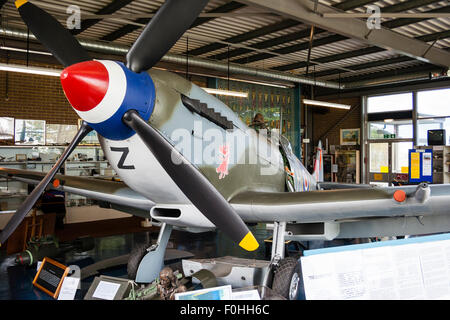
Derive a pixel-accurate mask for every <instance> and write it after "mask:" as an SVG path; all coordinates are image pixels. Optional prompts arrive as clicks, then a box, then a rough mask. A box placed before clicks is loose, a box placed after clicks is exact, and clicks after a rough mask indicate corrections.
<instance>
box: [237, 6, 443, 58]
mask: <svg viewBox="0 0 450 320" xmlns="http://www.w3.org/2000/svg"><path fill="white" fill-rule="evenodd" d="M241 2H243V3H245V4H247V5H250V6H254V7H257V8H262V9H264V10H272V11H273V12H275V13H278V14H280V15H283V16H285V17H288V18H290V19H297V20H298V21H302V22H303V23H306V24H311V25H315V26H318V27H320V28H323V29H325V30H328V31H330V32H333V33H337V34H339V35H341V36H345V37H349V38H352V39H356V40H359V41H361V42H364V43H367V44H370V45H375V46H378V47H381V48H384V49H386V50H391V51H393V52H396V53H399V54H402V55H406V56H409V57H411V58H414V59H417V60H420V61H423V62H427V63H431V64H435V65H439V66H443V67H448V66H449V64H450V63H449V61H450V53H449V52H446V51H444V50H441V49H438V48H434V47H430V45H429V44H427V43H425V42H423V41H420V40H417V39H413V38H410V37H407V36H404V35H401V34H399V33H396V32H394V31H391V30H389V29H386V28H384V27H382V28H381V29H371V30H369V29H368V28H367V25H366V22H365V21H362V20H359V19H326V18H323V15H322V14H323V13H339V12H340V11H339V10H336V9H334V8H332V7H329V6H325V5H323V4H320V3H319V4H318V6H317V13H314V3H313V2H310V1H302V2H298V1H296V0H279V1H276V2H274V1H271V0H241ZM342 20H343V21H342Z"/></svg>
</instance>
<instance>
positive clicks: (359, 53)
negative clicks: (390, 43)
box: [273, 30, 450, 77]
mask: <svg viewBox="0 0 450 320" xmlns="http://www.w3.org/2000/svg"><path fill="white" fill-rule="evenodd" d="M448 37H450V30H447V31H442V32H436V33H432V34H428V35H424V36H419V37H416V38H415V39H417V40H420V41H427V42H428V41H435V40H438V39H443V38H448ZM381 51H384V50H383V49H381V48H378V47H368V48H364V49H359V50H355V51H350V52H346V53H343V54H338V55H334V56H328V57H324V58H333V57H334V58H333V59H336V60H341V59H348V58H353V57H357V56H362V55H366V54H371V53H376V52H381ZM395 59H400V60H401V61H400V60H398V61H397V63H398V62H404V61H408V60H414V59H413V58H410V57H406V56H401V57H398V58H391V59H383V60H377V61H373V62H369V63H363V64H360V65H350V66H346V68H349V69H351V70H354V71H357V70H362V69H364V68H371V67H374V66H382V65H388V64H392V63H393V62H392V61H395ZM314 61H316V62H322V63H326V62H328V61H326V60H325V59H323V58H318V59H315V60H314ZM333 61H334V60H333ZM371 63H373V65H371ZM298 68H302V67H298ZM273 69H274V70H277V71H286V70H288V69H286V68H281V67H278V68H273ZM339 73H341V74H342V69H329V70H324V71H319V72H316V73H315V74H313V76H315V77H324V76H329V75H332V74H339Z"/></svg>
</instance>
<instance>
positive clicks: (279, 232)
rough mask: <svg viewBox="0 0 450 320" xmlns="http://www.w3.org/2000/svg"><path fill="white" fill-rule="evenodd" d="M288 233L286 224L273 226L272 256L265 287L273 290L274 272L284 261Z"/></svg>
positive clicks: (279, 223)
mask: <svg viewBox="0 0 450 320" xmlns="http://www.w3.org/2000/svg"><path fill="white" fill-rule="evenodd" d="M285 233H286V222H285V221H284V222H276V221H275V222H274V224H273V236H272V254H271V259H270V265H269V272H267V274H266V277H265V279H264V285H265V286H267V287H269V288H272V281H273V275H274V271H275V270H276V268H277V267H278V264H279V262H280V261H281V260H282V259H284V255H285V252H284V251H285V245H284V235H285Z"/></svg>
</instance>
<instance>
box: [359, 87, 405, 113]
mask: <svg viewBox="0 0 450 320" xmlns="http://www.w3.org/2000/svg"><path fill="white" fill-rule="evenodd" d="M412 108H413V95H412V92H407V93H400V94H390V95H387V96H376V97H369V98H367V112H368V113H375V112H394V111H403V110H412Z"/></svg>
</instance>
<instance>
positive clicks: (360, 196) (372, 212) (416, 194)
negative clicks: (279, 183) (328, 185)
mask: <svg viewBox="0 0 450 320" xmlns="http://www.w3.org/2000/svg"><path fill="white" fill-rule="evenodd" d="M230 203H231V204H232V206H233V207H234V208H235V210H236V211H237V212H238V213H239V214H240V215H241V217H242V218H243V219H244V221H246V222H273V221H286V222H297V223H314V222H324V221H339V220H348V219H366V218H386V217H421V216H430V215H448V217H449V219H450V185H428V184H420V185H418V186H402V187H389V188H379V187H375V188H370V187H368V188H354V189H336V190H319V191H309V192H286V193H268V192H245V193H241V194H238V195H237V196H235V197H234V198H233V199H231V200H230Z"/></svg>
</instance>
